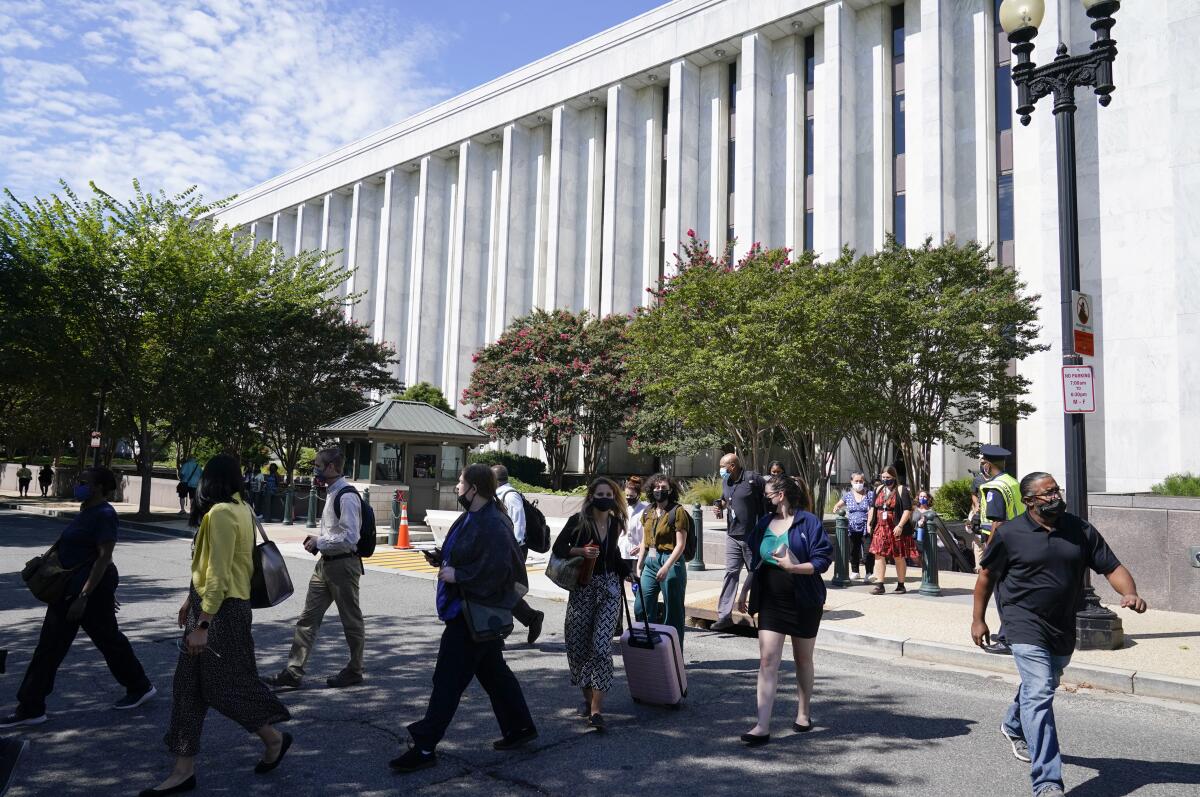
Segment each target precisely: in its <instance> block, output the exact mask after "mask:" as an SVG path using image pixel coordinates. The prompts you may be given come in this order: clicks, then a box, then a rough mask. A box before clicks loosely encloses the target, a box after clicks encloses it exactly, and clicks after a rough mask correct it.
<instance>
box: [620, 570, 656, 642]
mask: <svg viewBox="0 0 1200 797" xmlns="http://www.w3.org/2000/svg"><path fill="white" fill-rule="evenodd" d="M629 586H630V589H632V590H633V596H634V597H635V598H636V597H637V594H638V593H639V592H641V591H642V590H641V585H640V584H638V583H637V582H636V581H634V582H631V583H630V585H629ZM655 605H657V603H656V604H655ZM625 614H627V615H628V614H629V605H628V604H626V605H625ZM642 620H643V621H644V622H645V624H646V638H647V639H650V638H651V637H650V610H649V609H648V608H647V607H646V604H645V603H643V604H642ZM629 627H630V628H633V620H632V618H631V619H630V621H629Z"/></svg>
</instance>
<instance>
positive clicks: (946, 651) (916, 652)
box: [904, 639, 1017, 675]
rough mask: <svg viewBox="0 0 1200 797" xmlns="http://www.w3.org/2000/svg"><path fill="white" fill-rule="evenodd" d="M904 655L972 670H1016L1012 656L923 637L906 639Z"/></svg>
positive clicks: (1010, 672) (1011, 673) (1007, 671)
mask: <svg viewBox="0 0 1200 797" xmlns="http://www.w3.org/2000/svg"><path fill="white" fill-rule="evenodd" d="M904 657H905V658H909V659H917V660H919V661H931V662H935V663H937V664H950V665H953V666H955V667H969V668H970V669H973V670H989V671H991V672H1003V673H1008V674H1010V675H1015V674H1016V672H1017V668H1016V666H1015V665H1014V664H1013V660H1012V656H997V655H996V654H994V653H984V652H983V651H982V650H980V649H979V648H971V647H967V646H966V645H951V644H949V643H946V642H928V641H926V640H923V639H909V640H906V641H905V643H904Z"/></svg>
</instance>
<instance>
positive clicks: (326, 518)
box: [317, 477, 362, 554]
mask: <svg viewBox="0 0 1200 797" xmlns="http://www.w3.org/2000/svg"><path fill="white" fill-rule="evenodd" d="M349 486H350V483H349V482H347V481H346V479H345V477H339V478H338V480H337V481H335V482H334V483H333V484H331V485H329V489H328V491H327V492H326V495H328V496H329V497H330V498H331V499H332V498H333V496H335V495H337V494H338V492H339V491H341V490H344V489H345V488H347V487H349ZM361 500H362V496H361V495H360V494H359V493H354V492H347V493H343V494H342V496H341V504H342V517H341V518H340V519H339V518H338V516H337V515H336V514H335V513H334V511H333V501H332V500H329V501H326V502H325V509H324V511H322V512H321V526H320V534H319V535H318V536H317V550H319V551H320V552H321V553H324V554H342V553H353V552H354V551H356V550H357V549H358V537H359V534H358V530H359V528H360V527H361V526H362V503H361Z"/></svg>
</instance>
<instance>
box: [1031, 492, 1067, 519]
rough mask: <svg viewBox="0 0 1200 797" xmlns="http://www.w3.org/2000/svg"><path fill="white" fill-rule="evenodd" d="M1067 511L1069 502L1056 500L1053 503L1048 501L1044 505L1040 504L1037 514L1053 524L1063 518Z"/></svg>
mask: <svg viewBox="0 0 1200 797" xmlns="http://www.w3.org/2000/svg"><path fill="white" fill-rule="evenodd" d="M1066 511H1067V502H1066V501H1064V500H1063V499H1061V498H1055V499H1054V500H1053V501H1047V502H1046V503H1044V504H1039V505H1038V507H1037V512H1038V514H1039V515H1041V516H1042V519H1043V520H1045V521H1047V522H1049V523H1053V522H1054V521H1056V520H1058V519H1059V518H1060V517H1062V514H1063V512H1066Z"/></svg>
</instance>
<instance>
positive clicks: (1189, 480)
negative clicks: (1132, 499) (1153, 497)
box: [1150, 473, 1200, 498]
mask: <svg viewBox="0 0 1200 797" xmlns="http://www.w3.org/2000/svg"><path fill="white" fill-rule="evenodd" d="M1150 491H1151V492H1153V493H1157V494H1158V495H1174V496H1180V497H1182V498H1200V476H1197V475H1196V474H1194V473H1172V474H1171V475H1170V476H1168V477H1167V478H1165V479H1163V480H1162V481H1161V482H1159V483H1158V484H1156V485H1154V486H1153V487H1151V488H1150Z"/></svg>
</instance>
